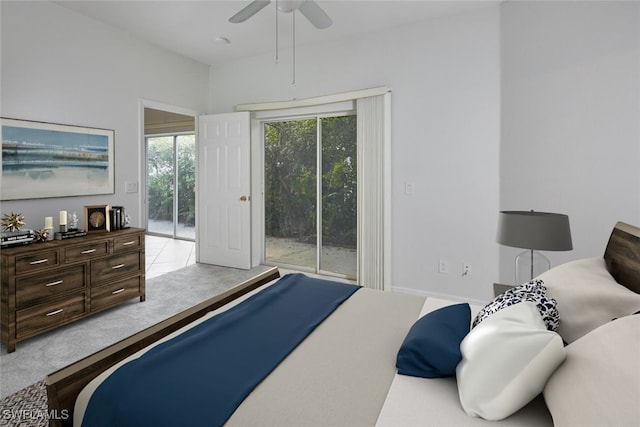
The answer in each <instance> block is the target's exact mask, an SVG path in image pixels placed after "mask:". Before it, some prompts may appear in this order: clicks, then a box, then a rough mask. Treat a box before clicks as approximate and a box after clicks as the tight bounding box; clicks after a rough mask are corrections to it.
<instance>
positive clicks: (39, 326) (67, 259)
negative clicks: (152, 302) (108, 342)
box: [0, 228, 145, 353]
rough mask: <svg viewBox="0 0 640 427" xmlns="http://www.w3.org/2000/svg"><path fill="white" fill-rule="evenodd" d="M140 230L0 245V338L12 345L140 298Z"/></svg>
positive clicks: (142, 279)
mask: <svg viewBox="0 0 640 427" xmlns="http://www.w3.org/2000/svg"><path fill="white" fill-rule="evenodd" d="M144 236H145V235H144V229H142V228H128V229H125V230H118V231H113V232H110V233H108V232H105V233H96V234H89V235H87V236H83V237H75V238H70V239H64V240H53V241H48V242H45V243H32V244H30V245H25V246H17V247H11V248H6V249H2V250H1V251H0V256H1V258H2V271H1V273H0V276H1V278H2V283H1V306H0V309H1V310H2V312H1V313H0V339H1V340H2V342H3V343H4V344H6V346H7V351H8V352H9V353H11V352H13V351H14V350H15V349H16V343H17V342H18V341H22V340H24V339H26V338H29V337H32V336H34V335H37V334H39V333H41V332H45V331H48V330H50V329H53V328H56V327H58V326H61V325H64V324H67V323H69V322H73V321H75V320H78V319H81V318H83V317H86V316H89V315H91V314H93V313H96V312H98V311H101V310H104V309H106V308H109V307H113V306H115V305H117V304H120V303H122V302H124V301H127V300H129V299H131V298H136V297H139V298H140V301H144V300H145V253H144Z"/></svg>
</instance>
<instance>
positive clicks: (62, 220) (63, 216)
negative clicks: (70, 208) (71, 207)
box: [60, 211, 67, 225]
mask: <svg viewBox="0 0 640 427" xmlns="http://www.w3.org/2000/svg"><path fill="white" fill-rule="evenodd" d="M60 225H67V211H60Z"/></svg>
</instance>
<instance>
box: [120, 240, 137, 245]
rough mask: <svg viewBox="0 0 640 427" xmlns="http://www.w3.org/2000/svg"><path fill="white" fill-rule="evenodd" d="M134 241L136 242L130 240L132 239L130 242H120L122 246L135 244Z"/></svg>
mask: <svg viewBox="0 0 640 427" xmlns="http://www.w3.org/2000/svg"><path fill="white" fill-rule="evenodd" d="M135 243H136V242H135V240H132V241H130V242H127V243H123V244H122V246H129V245H135Z"/></svg>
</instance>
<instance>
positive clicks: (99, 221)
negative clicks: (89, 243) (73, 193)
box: [84, 205, 111, 233]
mask: <svg viewBox="0 0 640 427" xmlns="http://www.w3.org/2000/svg"><path fill="white" fill-rule="evenodd" d="M110 225H111V224H110V212H109V205H91V206H85V207H84V229H85V231H86V232H87V233H99V232H107V231H110V230H111V227H110Z"/></svg>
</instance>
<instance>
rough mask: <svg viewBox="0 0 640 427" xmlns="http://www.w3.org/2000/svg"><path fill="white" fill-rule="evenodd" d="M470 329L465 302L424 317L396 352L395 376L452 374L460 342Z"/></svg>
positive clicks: (458, 358)
mask: <svg viewBox="0 0 640 427" xmlns="http://www.w3.org/2000/svg"><path fill="white" fill-rule="evenodd" d="M470 327H471V308H470V307H469V304H466V303H464V304H455V305H449V306H446V307H442V308H440V309H438V310H435V311H432V312H431V313H428V314H426V315H424V316H423V317H421V318H420V319H418V320H417V321H416V323H414V324H413V326H412V327H411V329H410V330H409V333H408V334H407V336H406V337H405V339H404V342H403V343H402V346H401V347H400V351H398V357H397V359H396V368H398V373H399V374H402V375H411V376H414V377H423V378H441V377H450V376H452V375H455V373H456V366H457V365H458V362H460V360H461V359H462V353H461V352H460V343H461V342H462V340H463V338H464V337H465V336H466V335H467V334H468V333H469V329H470Z"/></svg>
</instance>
